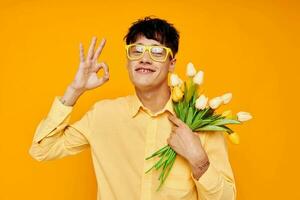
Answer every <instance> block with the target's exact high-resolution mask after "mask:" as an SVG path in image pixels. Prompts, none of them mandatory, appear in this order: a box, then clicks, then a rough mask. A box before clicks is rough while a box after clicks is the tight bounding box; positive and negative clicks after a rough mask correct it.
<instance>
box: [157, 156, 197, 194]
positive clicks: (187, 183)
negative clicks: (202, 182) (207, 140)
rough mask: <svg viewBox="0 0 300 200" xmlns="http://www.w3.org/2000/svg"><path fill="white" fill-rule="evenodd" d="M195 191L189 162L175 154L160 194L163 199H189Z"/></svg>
mask: <svg viewBox="0 0 300 200" xmlns="http://www.w3.org/2000/svg"><path fill="white" fill-rule="evenodd" d="M194 192H195V184H194V181H193V179H192V177H191V169H190V166H189V163H188V162H187V161H186V160H185V159H184V158H182V157H181V156H179V155H177V156H176V160H175V163H174V165H173V167H172V169H171V171H170V173H169V176H168V177H167V178H166V180H165V182H164V184H163V186H162V192H161V195H162V196H163V199H165V200H168V199H189V198H190V197H191V196H192V195H193V193H194Z"/></svg>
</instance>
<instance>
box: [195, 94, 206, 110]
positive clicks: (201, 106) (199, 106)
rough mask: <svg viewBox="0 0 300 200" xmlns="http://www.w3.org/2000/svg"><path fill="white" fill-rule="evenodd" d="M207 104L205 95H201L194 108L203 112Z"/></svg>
mask: <svg viewBox="0 0 300 200" xmlns="http://www.w3.org/2000/svg"><path fill="white" fill-rule="evenodd" d="M207 102H208V98H207V97H206V96H205V95H203V94H201V95H200V96H199V97H198V99H197V100H196V104H195V106H196V108H197V109H199V110H203V109H204V108H205V107H206V105H207Z"/></svg>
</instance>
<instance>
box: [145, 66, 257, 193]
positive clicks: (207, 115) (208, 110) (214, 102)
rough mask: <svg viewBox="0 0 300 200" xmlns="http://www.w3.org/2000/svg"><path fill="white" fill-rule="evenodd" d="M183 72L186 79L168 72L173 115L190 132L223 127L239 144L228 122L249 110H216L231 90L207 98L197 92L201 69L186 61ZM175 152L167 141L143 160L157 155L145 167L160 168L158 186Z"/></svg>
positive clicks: (245, 116) (240, 118) (227, 99)
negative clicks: (152, 162)
mask: <svg viewBox="0 0 300 200" xmlns="http://www.w3.org/2000/svg"><path fill="white" fill-rule="evenodd" d="M186 75H187V76H188V81H187V82H186V81H184V82H183V81H182V80H181V79H180V78H179V77H178V75H176V74H174V73H173V74H171V77H170V86H171V95H172V101H173V109H174V111H175V113H176V116H177V117H178V118H179V119H180V120H181V121H183V122H184V123H185V124H186V125H187V126H188V127H189V128H190V129H191V130H192V131H193V132H201V131H224V132H227V133H228V137H229V139H230V141H231V142H232V143H234V144H238V143H239V136H238V134H237V133H235V132H234V131H233V130H232V129H231V128H229V127H228V126H227V125H228V124H241V122H244V121H247V120H250V119H251V118H252V116H251V114H250V113H248V112H238V113H237V114H236V115H234V114H232V112H231V111H230V110H228V111H225V112H223V113H222V114H218V113H216V109H217V108H219V107H220V106H221V105H222V104H228V103H229V102H230V100H231V98H232V94H231V93H225V94H223V95H221V96H218V97H214V98H212V99H210V100H208V98H207V97H206V96H205V95H204V94H202V93H201V92H199V88H200V87H199V86H200V85H201V84H202V83H203V75H204V73H203V71H198V72H196V69H195V68H194V65H193V64H192V63H189V64H188V65H187V71H186ZM176 155H177V153H176V152H175V151H174V150H173V149H172V148H171V147H170V146H169V145H166V146H164V147H162V148H161V149H159V150H158V151H156V152H154V153H153V154H152V155H151V156H149V157H147V158H146V160H148V159H151V158H153V157H156V156H157V157H159V158H160V159H159V161H158V162H157V163H155V164H154V165H153V166H152V167H151V168H150V169H149V170H147V171H146V173H148V172H149V171H150V170H152V169H153V168H155V169H156V170H159V169H161V173H160V176H159V178H158V179H159V180H160V185H159V187H158V188H157V190H159V189H160V187H161V186H162V185H163V183H164V181H165V180H166V178H167V176H168V175H169V173H170V171H171V169H172V166H173V164H174V162H175V159H176Z"/></svg>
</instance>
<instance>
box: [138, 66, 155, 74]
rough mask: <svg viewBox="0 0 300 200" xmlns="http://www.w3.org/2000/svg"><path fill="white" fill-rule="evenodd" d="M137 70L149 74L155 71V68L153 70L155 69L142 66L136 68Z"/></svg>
mask: <svg viewBox="0 0 300 200" xmlns="http://www.w3.org/2000/svg"><path fill="white" fill-rule="evenodd" d="M135 71H136V72H138V73H142V74H148V73H153V72H155V70H153V69H148V68H142V67H139V68H137V69H135Z"/></svg>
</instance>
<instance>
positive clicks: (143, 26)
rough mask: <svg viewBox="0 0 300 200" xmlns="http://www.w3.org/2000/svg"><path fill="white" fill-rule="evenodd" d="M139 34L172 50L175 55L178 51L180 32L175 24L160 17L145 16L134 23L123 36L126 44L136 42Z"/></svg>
mask: <svg viewBox="0 0 300 200" xmlns="http://www.w3.org/2000/svg"><path fill="white" fill-rule="evenodd" d="M139 36H145V37H146V38H147V39H153V40H156V41H158V42H160V43H161V44H163V45H165V46H167V47H169V48H170V49H171V50H172V53H173V56H174V57H175V54H176V53H177V52H178V45H179V32H178V31H177V30H176V29H175V27H174V26H173V24H170V23H168V22H167V21H166V20H163V19H159V18H151V17H149V16H148V17H145V18H144V19H139V20H138V21H136V22H134V23H132V25H131V27H130V28H129V30H128V33H127V34H126V35H125V37H124V38H123V39H124V40H125V39H126V44H130V43H134V42H135V41H136V40H137V38H138V37H139Z"/></svg>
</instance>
